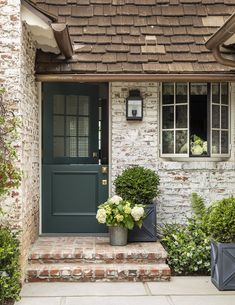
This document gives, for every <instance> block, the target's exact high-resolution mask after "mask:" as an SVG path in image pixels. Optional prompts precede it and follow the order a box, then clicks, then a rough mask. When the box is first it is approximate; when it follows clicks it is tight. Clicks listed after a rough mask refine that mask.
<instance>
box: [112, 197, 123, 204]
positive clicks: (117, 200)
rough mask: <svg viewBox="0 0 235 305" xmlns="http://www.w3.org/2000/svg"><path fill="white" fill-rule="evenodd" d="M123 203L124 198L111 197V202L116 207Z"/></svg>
mask: <svg viewBox="0 0 235 305" xmlns="http://www.w3.org/2000/svg"><path fill="white" fill-rule="evenodd" d="M121 201H122V197H120V196H117V195H114V196H113V197H111V198H110V199H109V202H110V203H112V204H116V205H119V203H120V202H121Z"/></svg>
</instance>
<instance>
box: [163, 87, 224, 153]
mask: <svg viewBox="0 0 235 305" xmlns="http://www.w3.org/2000/svg"><path fill="white" fill-rule="evenodd" d="M229 107H230V104H229V85H228V83H225V82H223V83H173V82H168V83H163V84H162V98H161V155H162V156H165V157H174V156H177V157H179V156H182V157H218V156H224V157H225V156H226V157H228V156H229V153H230V149H229V148H230V141H229V139H230V131H229V113H230V110H229Z"/></svg>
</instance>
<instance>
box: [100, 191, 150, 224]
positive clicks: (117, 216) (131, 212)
mask: <svg viewBox="0 0 235 305" xmlns="http://www.w3.org/2000/svg"><path fill="white" fill-rule="evenodd" d="M144 217H145V213H144V208H143V205H141V204H133V203H131V202H129V201H126V200H123V199H122V198H121V197H119V196H116V195H115V196H113V197H111V198H109V199H108V200H107V201H106V202H104V203H103V204H101V205H99V207H98V211H97V214H96V218H97V220H98V222H99V223H106V225H107V226H119V227H123V228H127V229H129V230H132V229H133V227H134V225H135V224H137V225H138V226H139V227H141V226H142V222H143V219H144Z"/></svg>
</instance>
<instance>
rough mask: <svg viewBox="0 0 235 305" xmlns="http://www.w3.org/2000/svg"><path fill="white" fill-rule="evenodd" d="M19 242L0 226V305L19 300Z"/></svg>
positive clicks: (9, 231) (8, 230) (7, 229)
mask: <svg viewBox="0 0 235 305" xmlns="http://www.w3.org/2000/svg"><path fill="white" fill-rule="evenodd" d="M19 255H20V254H19V241H18V239H17V237H16V236H15V234H14V233H12V232H11V230H10V229H9V228H6V227H1V226H0V304H1V305H2V304H12V303H14V301H16V300H19V294H20V289H21V284H20V267H19Z"/></svg>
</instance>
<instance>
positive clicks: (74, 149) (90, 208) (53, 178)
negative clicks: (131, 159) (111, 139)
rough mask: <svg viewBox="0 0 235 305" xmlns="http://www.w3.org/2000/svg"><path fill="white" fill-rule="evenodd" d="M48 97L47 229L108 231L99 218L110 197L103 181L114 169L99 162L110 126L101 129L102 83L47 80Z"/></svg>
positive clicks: (44, 170) (45, 157) (45, 136)
mask: <svg viewBox="0 0 235 305" xmlns="http://www.w3.org/2000/svg"><path fill="white" fill-rule="evenodd" d="M43 101H44V105H43V168H42V229H43V233H100V232H106V226H104V225H101V224H98V222H97V220H96V218H95V216H96V211H97V207H98V205H99V204H100V203H102V202H104V201H105V200H106V199H107V197H108V184H106V185H103V183H102V181H103V180H107V179H108V173H107V172H106V173H102V166H104V165H100V164H99V163H101V161H102V160H99V155H102V147H100V144H99V143H100V142H104V143H106V142H105V139H104V136H105V137H106V136H107V128H104V129H105V131H106V132H105V133H102V132H100V129H99V126H100V117H99V111H100V109H99V107H100V105H99V101H98V86H95V85H93V86H92V85H85V84H82V85H81V84H75V83H74V84H71V83H69V84H53V83H50V84H46V85H44V87H43ZM100 138H101V139H100ZM100 140H101V141H100ZM106 146H107V143H106ZM106 146H105V147H106ZM106 160H107V159H106ZM106 166H107V165H106Z"/></svg>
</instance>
